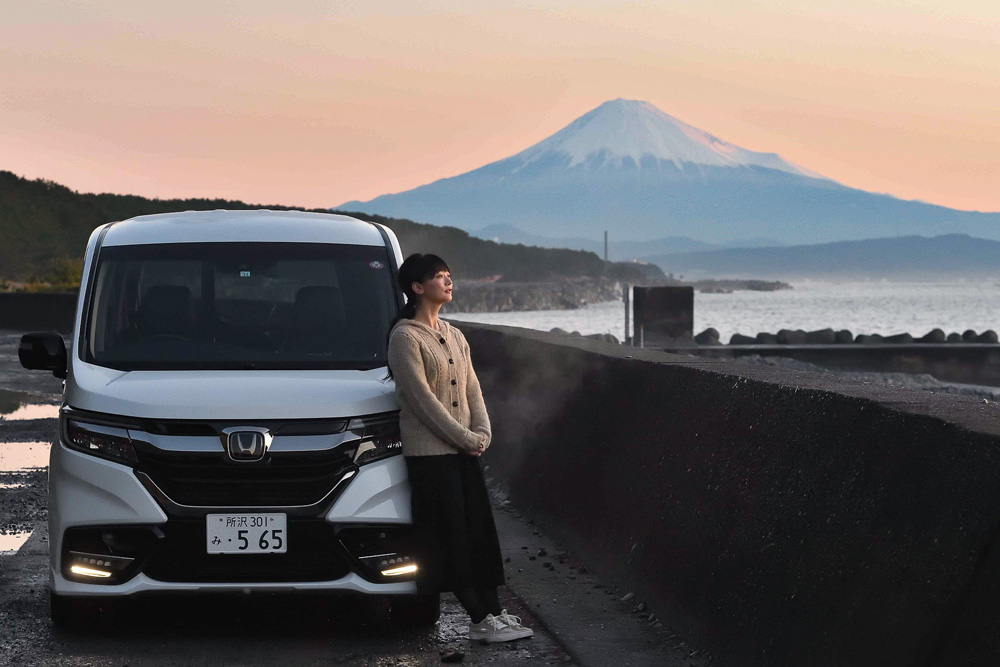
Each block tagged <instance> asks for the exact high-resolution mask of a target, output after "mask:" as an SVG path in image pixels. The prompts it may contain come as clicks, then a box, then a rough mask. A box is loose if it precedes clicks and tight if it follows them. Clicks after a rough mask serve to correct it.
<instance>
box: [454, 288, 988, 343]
mask: <svg viewBox="0 0 1000 667" xmlns="http://www.w3.org/2000/svg"><path fill="white" fill-rule="evenodd" d="M790 284H791V285H792V289H790V290H779V291H776V292H752V291H746V290H739V291H734V292H731V293H729V294H707V293H701V292H697V291H696V292H695V296H694V333H696V334H697V333H699V332H701V331H704V330H705V329H707V328H708V327H713V328H715V329H717V330H718V331H719V337H720V340H722V342H724V343H728V342H729V339H730V337H731V336H732V335H733V334H734V333H741V334H744V335H747V336H755V335H756V334H757V333H759V332H763V331H767V332H771V333H776V332H777V331H778V330H779V329H804V330H806V331H814V330H817V329H826V328H828V327H829V328H832V329H834V330H840V329H848V330H850V331H851V333H853V334H854V335H857V334H881V335H886V336H887V335H892V334H899V333H910V334H912V335H913V336H914V337H919V336H922V335H924V334H925V333H927V332H928V331H930V330H932V329H943V330H944V331H945V333H951V332H953V331H954V332H958V333H962V332H963V331H965V330H967V329H973V330H975V331H976V332H982V331H984V330H986V329H993V330H1000V277H998V279H997V280H996V281H991V280H987V281H983V280H974V279H969V280H962V279H954V280H948V281H940V282H901V281H891V280H877V281H864V282H862V281H818V280H799V281H794V282H791V283H790ZM443 316H444V317H446V318H450V319H455V320H459V321H467V322H481V323H484V324H502V325H508V326H518V327H525V328H528V329H538V330H542V331H548V330H550V329H553V328H555V327H558V328H560V329H564V330H566V331H579V332H580V333H581V334H583V335H588V334H596V333H610V334H613V335H615V336H617V337H618V338H619V339H624V338H625V306H624V303H623V302H622V301H621V300H618V301H610V302H605V303H595V304H589V305H587V306H584V307H582V308H578V309H576V310H534V311H516V312H505V313H465V312H460V311H456V312H453V313H445V314H444V315H443Z"/></svg>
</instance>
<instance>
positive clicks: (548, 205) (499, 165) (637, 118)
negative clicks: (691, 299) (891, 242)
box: [336, 99, 1000, 244]
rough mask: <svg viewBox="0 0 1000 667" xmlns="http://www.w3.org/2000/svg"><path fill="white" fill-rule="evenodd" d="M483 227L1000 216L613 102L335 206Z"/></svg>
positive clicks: (764, 230)
mask: <svg viewBox="0 0 1000 667" xmlns="http://www.w3.org/2000/svg"><path fill="white" fill-rule="evenodd" d="M336 208H337V209H338V210H341V211H360V212H364V213H374V214H380V215H386V216H392V217H405V218H410V219H413V220H419V221H421V222H430V223H435V224H444V225H451V226H455V227H458V228H460V229H464V230H466V231H469V232H475V231H476V230H479V229H481V228H483V227H487V226H490V225H511V226H514V227H516V228H519V229H522V230H529V231H530V232H531V233H532V234H534V235H540V236H550V237H566V236H574V237H581V236H582V237H589V238H594V239H597V238H600V237H601V235H602V234H603V232H604V230H609V231H610V233H611V234H612V238H614V239H616V240H631V241H643V240H649V239H654V238H662V237H665V236H670V235H676V236H686V237H690V238H693V239H697V240H699V241H702V242H709V243H732V241H733V240H735V239H751V238H759V237H766V238H771V239H777V240H779V241H780V242H782V243H799V244H802V243H821V242H829V241H841V240H853V239H865V238H876V237H893V236H900V235H904V234H910V235H912V234H926V235H931V236H933V235H938V234H949V233H964V234H970V235H973V236H977V237H981V238H988V239H997V240H1000V213H979V212H970V211H958V210H954V209H949V208H945V207H943V206H935V205H932V204H926V203H923V202H919V201H906V200H902V199H897V198H896V197H892V196H890V195H884V194H875V193H870V192H865V191H863V190H857V189H854V188H849V187H846V186H844V185H841V184H839V183H837V182H836V181H833V180H831V179H829V178H826V177H824V176H822V175H820V174H817V173H815V172H812V171H810V170H808V169H806V168H804V167H801V166H798V165H795V164H793V163H791V162H789V161H787V160H785V159H783V158H782V157H781V156H779V155H777V154H775V153H763V152H757V151H752V150H748V149H746V148H742V147H740V146H737V145H735V144H731V143H729V142H727V141H724V140H722V139H719V138H718V137H715V136H713V135H711V134H709V133H707V132H705V131H703V130H700V129H698V128H696V127H693V126H691V125H688V124H687V123H684V122H682V121H680V120H678V119H676V118H674V117H672V116H670V115H668V114H666V113H664V112H663V111H661V110H659V109H657V108H656V107H655V106H653V105H651V104H649V103H647V102H641V101H634V100H623V99H617V100H612V101H609V102H605V103H604V104H602V105H600V106H599V107H597V108H595V109H593V110H591V111H590V112H588V113H586V114H584V115H583V116H581V117H579V118H577V119H576V120H575V121H573V122H572V123H570V124H569V125H567V126H566V127H565V128H563V129H562V130H560V131H559V132H556V133H555V134H553V135H552V136H550V137H548V138H547V139H544V140H543V141H541V142H539V143H537V144H535V145H534V146H531V147H529V148H527V149H525V150H523V151H521V152H520V153H517V154H516V155H513V156H511V157H508V158H506V159H503V160H500V161H498V162H493V163H491V164H487V165H485V166H483V167H480V168H479V169H475V170H473V171H470V172H467V173H464V174H461V175H459V176H454V177H451V178H445V179H441V180H438V181H435V182H433V183H429V184H427V185H423V186H420V187H418V188H415V189H413V190H408V191H406V192H400V193H397V194H387V195H382V196H380V197H376V198H375V199H372V200H370V201H367V202H359V201H350V202H345V203H344V204H341V205H340V206H338V207H336Z"/></svg>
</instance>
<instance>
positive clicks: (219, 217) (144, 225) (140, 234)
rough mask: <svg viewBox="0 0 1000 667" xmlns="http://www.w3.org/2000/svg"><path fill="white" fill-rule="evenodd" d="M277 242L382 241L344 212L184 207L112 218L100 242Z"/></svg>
mask: <svg viewBox="0 0 1000 667" xmlns="http://www.w3.org/2000/svg"><path fill="white" fill-rule="evenodd" d="M227 241H229V242H241V241H242V242H248V241H265V242H266V241H277V242H282V241H283V242H292V243H345V244H349V245H377V246H381V245H385V242H384V241H383V239H382V236H381V234H380V233H379V231H378V230H377V229H376V228H375V227H374V226H373V225H371V224H369V223H367V222H363V221H361V220H358V219H356V218H351V217H348V216H346V215H335V214H332V213H306V212H304V211H271V210H251V211H228V210H216V211H184V212H182V213H159V214H156V215H140V216H138V217H135V218H129V219H128V220H123V221H122V222H116V223H114V224H113V225H111V227H110V228H109V229H108V232H107V235H106V236H105V237H104V245H105V246H116V245H141V244H149V243H208V242H227Z"/></svg>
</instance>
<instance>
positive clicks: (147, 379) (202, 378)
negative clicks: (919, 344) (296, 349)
mask: <svg viewBox="0 0 1000 667" xmlns="http://www.w3.org/2000/svg"><path fill="white" fill-rule="evenodd" d="M394 391H395V385H394V384H393V382H392V381H391V380H387V379H386V369H385V368H384V367H383V368H375V369H372V370H363V371H362V370H358V371H352V370H316V371H313V370H310V371H302V370H226V371H118V370H114V369H110V368H104V367H101V366H95V365H92V364H87V363H81V362H79V360H77V363H74V364H73V369H72V374H71V376H70V378H69V379H68V380H67V383H66V403H67V404H68V405H70V406H71V407H73V408H76V409H80V410H91V411H94V412H103V413H108V414H116V415H124V416H129V417H144V418H152V419H226V420H229V419H247V420H249V419H256V420H259V419H321V418H325V417H351V416H358V415H366V414H374V413H378V412H388V411H391V410H397V409H398V407H399V406H398V404H397V403H396V398H395V395H394Z"/></svg>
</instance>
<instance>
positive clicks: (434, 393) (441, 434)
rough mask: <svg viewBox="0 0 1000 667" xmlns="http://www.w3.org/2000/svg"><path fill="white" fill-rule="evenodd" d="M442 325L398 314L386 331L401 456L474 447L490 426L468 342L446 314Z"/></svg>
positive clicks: (487, 439)
mask: <svg viewBox="0 0 1000 667" xmlns="http://www.w3.org/2000/svg"><path fill="white" fill-rule="evenodd" d="M439 322H440V327H441V329H440V331H438V330H435V329H433V328H431V327H429V326H427V325H426V324H422V323H421V322H417V321H416V320H411V319H405V318H404V319H402V320H400V321H399V322H398V323H397V324H396V326H394V327H393V329H392V333H390V334H389V368H391V369H392V375H393V379H394V380H395V381H396V399H397V400H398V401H399V431H400V439H401V440H402V442H403V455H404V456H436V455H441V454H458V453H459V452H460V450H461V451H475V450H476V449H478V447H479V445H480V443H481V442H483V436H485V445H486V446H487V447H488V446H489V444H490V439H491V438H492V432H491V431H490V418H489V415H487V414H486V404H485V403H484V402H483V391H482V389H481V388H480V386H479V379H478V378H477V377H476V372H475V371H474V370H473V369H472V359H471V357H470V355H469V344H468V343H467V342H466V340H465V336H463V335H462V332H461V331H459V330H458V329H456V328H455V327H453V326H451V325H450V324H448V323H447V322H445V321H444V320H439Z"/></svg>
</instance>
